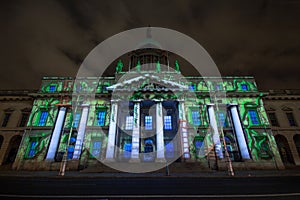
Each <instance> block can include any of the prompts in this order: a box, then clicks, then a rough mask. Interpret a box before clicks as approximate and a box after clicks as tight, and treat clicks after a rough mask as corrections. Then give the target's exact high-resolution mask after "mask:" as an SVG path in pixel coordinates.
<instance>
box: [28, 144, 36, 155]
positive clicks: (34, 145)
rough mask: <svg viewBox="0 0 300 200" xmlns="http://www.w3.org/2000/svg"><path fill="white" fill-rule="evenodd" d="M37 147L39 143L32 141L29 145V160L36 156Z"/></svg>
mask: <svg viewBox="0 0 300 200" xmlns="http://www.w3.org/2000/svg"><path fill="white" fill-rule="evenodd" d="M36 145H37V141H31V142H30V143H29V150H28V154H27V157H28V158H32V157H34V156H35V153H36V152H35V148H36Z"/></svg>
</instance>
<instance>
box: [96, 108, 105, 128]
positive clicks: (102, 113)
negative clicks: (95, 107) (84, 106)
mask: <svg viewBox="0 0 300 200" xmlns="http://www.w3.org/2000/svg"><path fill="white" fill-rule="evenodd" d="M105 114H106V112H105V111H104V110H100V111H98V113H97V125H98V126H104V125H105Z"/></svg>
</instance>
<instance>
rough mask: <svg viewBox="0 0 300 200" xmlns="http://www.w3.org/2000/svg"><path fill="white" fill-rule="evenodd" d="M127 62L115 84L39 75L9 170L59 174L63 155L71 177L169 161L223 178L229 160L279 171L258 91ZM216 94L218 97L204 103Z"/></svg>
mask: <svg viewBox="0 0 300 200" xmlns="http://www.w3.org/2000/svg"><path fill="white" fill-rule="evenodd" d="M132 55H133V54H132ZM129 60H130V64H129V70H128V71H126V72H125V71H124V69H123V63H122V61H119V62H118V64H117V67H116V71H115V75H114V76H107V77H101V78H99V77H88V78H81V79H77V80H76V81H75V80H74V78H69V77H67V78H62V77H59V78H58V77H44V78H43V80H42V84H41V88H40V90H39V91H37V92H34V93H31V94H30V96H31V98H33V99H34V103H33V106H32V110H31V114H30V116H29V120H28V123H27V128H26V130H25V133H24V136H23V139H22V142H21V145H20V148H19V151H18V154H17V157H16V160H15V162H14V165H13V168H14V169H18V170H22V169H27V170H59V168H60V167H61V162H62V160H63V158H64V156H66V158H67V159H68V163H67V169H70V170H77V169H86V168H92V167H94V166H99V165H102V164H101V163H100V162H99V160H100V161H110V162H114V161H116V162H133V161H134V162H166V160H174V161H175V163H176V164H178V163H180V164H181V165H184V164H185V163H196V164H197V165H195V166H199V170H201V169H221V170H222V169H226V168H227V163H228V160H227V159H230V162H231V163H232V166H233V168H234V169H283V168H284V165H283V163H282V161H281V157H280V154H279V151H278V149H277V145H276V141H275V138H274V136H273V133H272V130H271V126H270V123H269V120H268V117H267V114H266V111H265V108H264V104H263V98H264V97H265V96H266V93H262V92H259V91H258V89H257V86H256V83H255V80H254V78H253V77H222V81H221V82H220V79H218V78H216V77H201V76H193V77H191V76H188V77H184V79H182V78H180V77H182V76H181V72H180V69H179V64H178V61H177V60H175V61H174V62H173V64H170V62H169V60H168V57H167V56H166V55H165V54H164V52H159V51H157V52H156V54H153V53H147V52H146V51H143V52H135V53H134V56H131V57H130V59H129ZM146 63H152V64H151V65H147V66H146V67H145V66H144V65H143V64H146ZM160 64H162V65H167V66H168V69H163V68H161V67H160ZM130 66H135V68H131V69H130ZM171 68H174V70H171ZM125 74H126V75H127V78H124V76H125ZM122 77H123V78H122ZM217 91H222V92H224V93H225V94H226V97H225V96H212V94H216V92H217ZM90 93H93V94H95V97H94V98H91V95H87V94H90ZM113 96H114V98H112V97H113ZM72 100H73V103H72ZM227 153H228V156H227ZM177 155H180V156H177ZM134 162H133V163H134Z"/></svg>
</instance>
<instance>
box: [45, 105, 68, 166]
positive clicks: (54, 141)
mask: <svg viewBox="0 0 300 200" xmlns="http://www.w3.org/2000/svg"><path fill="white" fill-rule="evenodd" d="M66 110H67V109H66V108H65V107H60V109H59V111H58V115H57V119H56V122H55V126H54V130H53V133H52V136H51V141H50V145H49V149H48V152H47V155H46V160H48V161H52V160H54V157H55V154H56V150H57V147H58V144H59V138H60V134H61V130H62V127H63V124H64V119H65V115H66Z"/></svg>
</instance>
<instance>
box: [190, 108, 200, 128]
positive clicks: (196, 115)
mask: <svg viewBox="0 0 300 200" xmlns="http://www.w3.org/2000/svg"><path fill="white" fill-rule="evenodd" d="M192 120H193V124H194V125H197V126H199V125H200V124H201V121H200V113H199V111H198V110H192Z"/></svg>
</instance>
